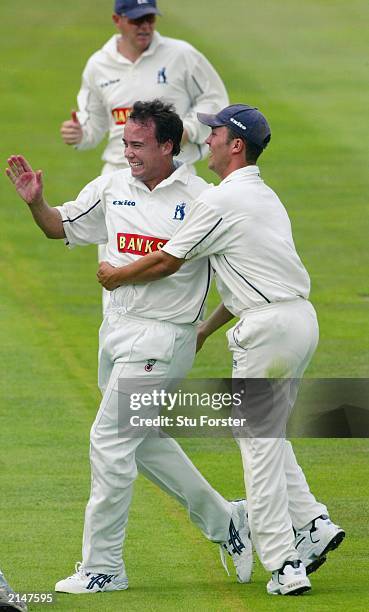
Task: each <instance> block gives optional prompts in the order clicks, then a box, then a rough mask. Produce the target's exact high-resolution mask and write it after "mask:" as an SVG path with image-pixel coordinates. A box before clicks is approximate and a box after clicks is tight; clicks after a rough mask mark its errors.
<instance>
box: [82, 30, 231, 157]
mask: <svg viewBox="0 0 369 612" xmlns="http://www.w3.org/2000/svg"><path fill="white" fill-rule="evenodd" d="M118 39H119V35H115V36H113V37H112V38H111V39H110V40H109V41H108V42H107V43H106V44H105V45H104V47H103V48H102V49H100V50H99V51H97V52H96V53H94V54H93V55H92V56H91V57H90V59H89V60H88V62H87V65H86V67H85V69H84V72H83V76H82V86H81V89H80V92H79V94H78V106H79V109H80V110H79V113H78V118H79V121H80V122H81V124H82V129H83V140H82V142H81V143H80V144H79V145H77V147H76V148H78V149H90V148H92V147H95V146H96V145H97V144H98V143H99V142H100V141H101V139H102V138H103V136H104V135H105V134H106V133H107V132H109V142H108V145H107V147H106V149H105V151H104V153H103V157H102V158H103V160H104V161H106V162H109V163H112V164H122V163H123V164H124V163H125V158H124V149H123V144H122V137H123V130H124V125H125V123H126V121H127V118H128V116H129V112H130V110H131V108H132V106H133V103H134V102H136V101H137V100H152V99H153V98H163V100H165V101H166V102H171V103H172V104H174V106H175V108H176V111H177V112H178V114H179V115H180V116H181V118H182V120H183V123H184V127H185V129H186V130H187V133H188V135H189V139H190V143H188V144H185V145H184V146H183V151H182V153H181V155H180V156H179V157H178V160H179V161H182V162H185V163H188V164H193V163H194V162H196V161H197V160H199V159H201V158H202V157H203V156H204V155H206V154H207V152H208V147H207V145H204V141H205V140H206V138H207V136H208V134H209V128H208V127H207V126H205V125H203V124H201V123H200V122H199V121H198V120H197V116H196V113H216V112H218V111H219V110H220V109H221V108H224V107H225V106H227V105H228V103H229V102H228V96H227V92H226V90H225V87H224V85H223V83H222V81H221V79H220V77H219V75H218V74H217V72H216V71H215V70H214V68H213V67H212V66H211V64H210V63H209V62H208V60H207V59H206V58H205V57H204V56H203V55H202V54H201V53H199V51H197V50H196V49H194V47H192V46H191V45H190V44H188V43H187V42H184V41H182V40H176V39H174V38H166V37H164V36H160V34H159V33H158V32H154V36H153V40H152V42H151V44H150V47H149V48H148V49H147V50H146V51H144V53H142V55H141V56H140V57H139V58H138V59H137V60H136V61H135V62H131V61H130V60H129V59H127V58H126V57H124V56H123V55H122V54H121V53H119V52H118V50H117V42H118Z"/></svg>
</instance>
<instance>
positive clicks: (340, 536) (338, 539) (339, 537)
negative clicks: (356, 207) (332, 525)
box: [306, 531, 346, 574]
mask: <svg viewBox="0 0 369 612" xmlns="http://www.w3.org/2000/svg"><path fill="white" fill-rule="evenodd" d="M345 535H346V533H345V532H344V531H339V532H338V533H337V534H336V535H335V536H334V537H333V538H332V539H331V541H330V542H329V543H328V544H327V546H326V547H325V548H324V550H322V552H321V553H320V555H319V557H317V558H316V559H314V561H312V562H311V563H309V565H307V566H306V573H307V574H312V573H313V572H316V570H317V569H319V568H320V567H321V566H322V565H323V563H325V562H326V560H327V554H328V553H329V552H331V551H332V550H336V548H338V547H339V545H340V544H342V542H343V540H344V539H345Z"/></svg>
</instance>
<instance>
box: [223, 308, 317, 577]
mask: <svg viewBox="0 0 369 612" xmlns="http://www.w3.org/2000/svg"><path fill="white" fill-rule="evenodd" d="M227 335H228V340H229V348H230V350H231V351H232V353H233V360H234V367H233V376H234V377H235V378H238V379H240V378H245V379H250V378H264V379H271V378H278V379H279V380H280V381H281V385H282V391H283V393H281V394H280V395H279V394H278V401H282V402H285V406H280V407H279V408H280V409H281V410H279V411H278V410H277V411H276V414H277V418H278V415H281V414H282V415H283V414H290V412H291V410H292V408H293V405H294V403H295V400H296V396H297V392H298V381H299V379H300V378H301V377H302V375H303V372H304V370H305V369H306V367H307V365H308V363H309V361H310V359H311V357H312V355H313V353H314V351H315V349H316V346H317V343H318V335H319V331H318V322H317V318H316V314H315V310H314V308H313V306H312V304H311V303H310V302H308V301H306V300H303V299H302V298H301V299H300V298H298V299H296V300H291V301H288V302H277V303H274V304H268V305H266V306H264V307H261V308H258V309H251V310H248V311H245V315H244V317H242V319H241V321H240V322H239V323H237V325H235V326H234V327H233V328H232V329H230V330H229V331H228V334H227ZM282 379H284V380H282ZM245 384H246V386H247V381H246V383H245ZM246 415H247V404H246ZM269 417H271V418H272V419H273V415H263V419H264V420H265V421H267V419H268V418H269ZM276 430H278V423H277V427H276ZM259 431H260V430H259ZM261 431H262V428H261ZM272 431H273V429H272ZM283 431H284V430H283V428H282V433H281V435H279V434H277V433H276V434H272V435H278V436H279V437H268V436H269V435H270V434H269V433H268V434H265V437H253V436H250V437H242V438H240V439H239V445H240V449H241V455H242V462H243V468H244V476H245V486H246V491H247V500H248V515H249V523H250V529H251V536H252V540H253V542H254V545H255V548H256V551H257V553H258V555H259V558H260V560H261V562H262V564H263V565H264V567H265V569H267V570H268V571H274V570H277V569H279V568H280V567H282V566H283V564H284V562H285V561H287V560H294V559H298V558H299V555H298V552H297V551H296V549H295V547H294V541H295V537H294V532H293V529H292V526H294V527H295V528H301V527H304V526H305V525H306V524H307V523H309V522H310V521H312V520H313V519H314V518H316V517H317V516H319V515H321V514H328V512H327V508H326V506H324V505H323V504H321V503H318V502H317V501H316V499H315V497H314V496H313V495H312V493H311V492H310V490H309V487H308V484H307V482H306V479H305V476H304V474H303V471H302V469H301V468H300V466H299V465H298V463H297V461H296V457H295V454H294V452H293V449H292V446H291V444H290V443H289V442H288V441H286V439H285V437H284V433H283Z"/></svg>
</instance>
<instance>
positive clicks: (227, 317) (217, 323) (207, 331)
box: [196, 303, 234, 352]
mask: <svg viewBox="0 0 369 612" xmlns="http://www.w3.org/2000/svg"><path fill="white" fill-rule="evenodd" d="M233 318H234V315H233V314H232V313H231V312H229V310H227V308H226V307H225V306H224V304H223V303H222V304H219V306H218V307H217V308H216V309H215V310H214V312H212V313H211V315H210V317H209V318H208V319H206V321H202V322H201V323H200V324H199V325H198V327H197V346H196V352H198V351H199V350H200V349H201V347H202V345H203V344H204V342H205V340H206V339H207V338H208V337H209V336H211V334H213V333H214V332H215V331H216V330H217V329H219V328H220V327H222V326H223V325H225V324H226V323H228V321H231V320H232V319H233Z"/></svg>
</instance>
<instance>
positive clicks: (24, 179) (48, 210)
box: [5, 155, 65, 238]
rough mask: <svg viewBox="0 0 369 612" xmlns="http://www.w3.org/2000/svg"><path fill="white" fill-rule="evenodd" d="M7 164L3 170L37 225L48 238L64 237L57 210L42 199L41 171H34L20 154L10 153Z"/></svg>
mask: <svg viewBox="0 0 369 612" xmlns="http://www.w3.org/2000/svg"><path fill="white" fill-rule="evenodd" d="M8 164H9V168H6V171H5V172H6V174H7V176H8V177H9V179H10V180H11V182H12V183H13V185H14V187H15V190H16V192H17V193H18V195H19V197H20V198H22V200H24V201H25V202H26V203H27V204H28V206H29V209H30V211H31V213H32V215H33V218H34V220H35V222H36V223H37V225H38V226H39V227H40V228H41V229H42V231H43V232H44V234H45V235H46V236H47V237H48V238H65V233H64V227H63V222H62V218H61V215H60V213H59V211H58V210H57V209H56V208H52V207H51V206H49V205H48V203H47V202H46V200H45V199H44V196H43V185H42V171H41V170H37V172H35V171H34V170H33V169H32V167H31V166H30V164H29V163H28V161H27V160H26V159H25V158H24V157H23V156H22V155H12V156H11V157H9V159H8Z"/></svg>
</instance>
